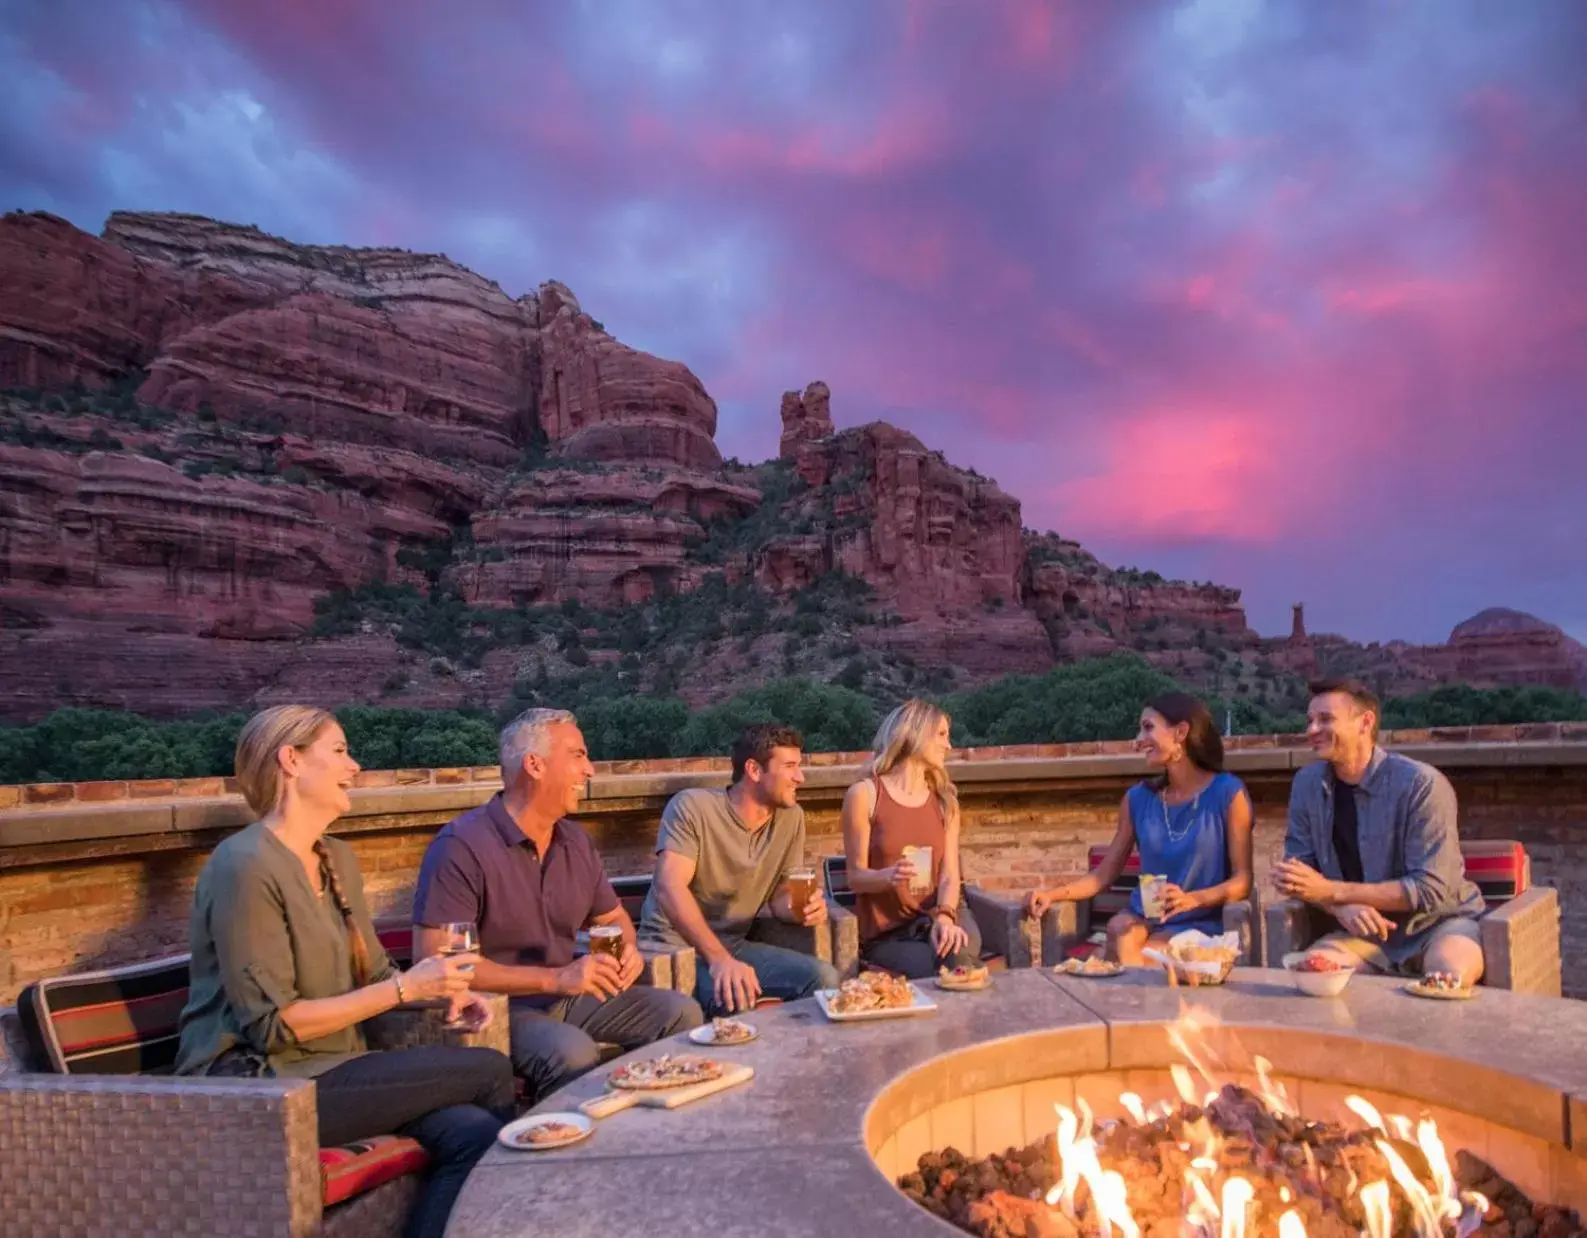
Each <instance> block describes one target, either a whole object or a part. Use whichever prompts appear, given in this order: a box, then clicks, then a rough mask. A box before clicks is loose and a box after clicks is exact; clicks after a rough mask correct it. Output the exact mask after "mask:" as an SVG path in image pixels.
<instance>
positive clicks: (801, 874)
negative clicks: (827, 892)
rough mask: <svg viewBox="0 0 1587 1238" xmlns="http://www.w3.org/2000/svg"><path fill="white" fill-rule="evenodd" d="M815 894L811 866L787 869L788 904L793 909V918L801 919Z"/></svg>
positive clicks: (813, 870) (814, 880)
mask: <svg viewBox="0 0 1587 1238" xmlns="http://www.w3.org/2000/svg"><path fill="white" fill-rule="evenodd" d="M816 897H817V895H816V870H815V869H813V868H790V869H789V870H788V904H789V906H790V908H791V909H792V910H793V913H794V918H795V919H796V920H799V921H801V922H802V921H803V920H804V918H805V915H806V913H807V911H808V909H809V907H810V903H811V901H812V900H813V899H815V898H816Z"/></svg>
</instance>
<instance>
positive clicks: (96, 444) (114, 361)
mask: <svg viewBox="0 0 1587 1238" xmlns="http://www.w3.org/2000/svg"><path fill="white" fill-rule="evenodd" d="M75 385H81V386H82V387H85V388H90V389H94V388H104V387H107V386H108V387H110V388H111V390H110V391H109V392H106V393H104V394H102V395H101V396H98V397H95V399H94V400H85V399H83V398H80V397H78V396H76V395H73V396H71V397H70V399H62V398H60V397H51V399H49V400H41V399H39V398H38V397H36V396H27V397H18V398H16V399H14V400H13V399H8V398H3V397H0V620H3V622H0V701H4V702H5V706H4V709H5V713H6V714H7V715H8V716H10V717H13V718H27V717H35V716H37V715H39V714H41V713H45V712H47V711H48V710H49V709H50V708H52V707H54V706H56V705H61V704H72V703H80V704H109V705H119V706H123V707H127V708H135V709H140V710H144V711H147V712H154V713H179V712H184V711H187V710H191V709H194V708H216V707H223V706H236V705H243V704H246V703H249V702H251V701H269V700H279V699H286V698H288V697H291V696H292V695H293V694H298V695H302V696H308V697H310V698H311V699H315V700H321V701H326V702H328V703H336V702H337V701H340V700H375V699H383V698H384V697H386V696H387V695H388V694H389V693H391V692H397V693H400V699H401V701H402V702H403V703H405V704H414V705H443V704H458V703H460V702H462V701H473V702H475V703H480V704H486V703H491V702H494V701H498V700H500V699H501V697H502V696H503V695H504V694H505V692H506V691H507V690H508V688H509V687H510V685H511V682H512V678H513V675H514V674H515V673H516V672H517V670H518V669H519V667H518V655H517V652H516V651H511V650H503V649H495V650H492V651H490V652H489V653H488V654H485V655H484V658H485V660H484V663H483V665H482V666H478V667H473V668H466V667H454V666H452V665H450V664H449V662H448V660H447V659H444V658H437V659H434V660H433V661H434V662H435V665H434V666H431V665H429V663H430V662H431V661H432V660H431V659H429V658H428V656H427V655H423V654H420V653H418V652H416V651H414V650H411V649H402V648H399V647H398V646H397V645H396V643H395V642H394V640H393V639H392V636H391V634H390V633H389V632H385V631H382V630H377V626H378V625H375V624H372V623H369V622H367V621H366V623H365V624H364V626H363V630H361V631H359V632H357V633H355V634H354V635H351V636H344V637H339V638H337V639H334V640H318V639H309V638H308V637H307V633H308V631H309V628H310V625H311V624H312V622H313V618H314V603H315V599H316V598H318V597H321V596H322V595H324V594H326V593H329V592H331V591H333V590H337V589H345V588H351V587H354V586H358V585H361V584H367V583H370V582H374V581H387V582H407V583H412V584H424V583H428V582H427V580H426V579H425V576H423V575H420V574H419V573H418V572H417V571H416V570H415V569H413V568H411V567H404V566H403V564H402V562H399V555H398V552H399V550H401V549H403V548H418V547H421V546H422V547H429V548H430V549H429V550H426V555H428V556H429V561H428V562H427V565H426V567H425V573H426V574H427V575H428V577H429V578H430V579H437V578H439V579H442V580H444V581H445V582H446V583H448V584H451V585H453V586H455V587H456V588H457V589H459V590H460V591H461V592H462V594H463V595H464V597H465V598H466V599H467V600H468V601H471V602H473V603H475V604H478V605H482V606H493V607H506V606H515V605H525V604H537V603H545V602H555V601H559V600H562V599H567V598H579V599H581V600H583V601H585V602H588V603H591V604H594V605H601V606H615V605H622V604H630V603H635V602H640V601H644V600H646V599H648V598H650V597H652V596H653V595H654V594H655V592H656V591H658V590H663V589H665V590H676V591H680V592H688V591H689V590H691V589H693V588H694V587H696V586H697V585H698V584H699V583H700V582H701V581H702V580H703V579H705V578H706V576H707V575H708V574H709V573H712V572H716V571H724V572H725V573H726V575H727V577H728V579H729V580H730V581H735V582H737V581H742V580H745V579H753V580H755V581H757V582H758V583H759V584H760V585H762V586H763V587H764V588H766V589H768V590H770V591H772V592H774V593H777V594H782V595H788V594H791V593H795V592H797V591H800V590H804V589H806V588H808V587H810V586H812V585H815V584H817V583H818V582H821V581H822V579H823V578H824V577H826V576H828V575H829V574H830V573H832V572H834V571H842V572H846V573H849V574H852V575H854V576H858V577H862V578H864V579H865V580H866V581H868V582H869V583H870V584H871V585H872V586H873V588H874V590H875V592H876V594H877V597H876V599H875V610H876V611H879V612H882V613H884V614H886V615H887V618H886V621H885V622H877V623H874V624H872V625H871V626H868V627H867V626H866V625H865V623H864V622H863V621H860V620H856V621H855V622H854V623H853V624H851V625H850V626H851V627H852V628H853V630H852V632H851V633H850V635H851V636H852V639H853V641H855V642H858V643H859V644H860V645H863V646H866V647H868V648H870V649H872V650H882V651H885V652H888V653H891V654H893V655H897V656H899V657H904V656H907V657H909V658H912V659H914V661H915V662H916V663H917V664H918V665H919V666H921V667H922V668H924V669H928V670H937V669H940V668H942V667H945V666H951V667H955V668H957V669H958V670H959V671H961V672H963V674H964V675H965V676H966V677H968V678H970V679H972V680H973V679H983V678H987V677H991V676H995V675H997V674H1001V673H1004V672H1008V671H1040V670H1043V669H1045V668H1047V667H1049V666H1051V665H1052V664H1053V662H1054V661H1055V660H1059V661H1063V660H1068V659H1072V658H1077V657H1085V656H1091V655H1093V654H1098V653H1107V652H1110V651H1112V650H1115V649H1118V648H1132V649H1137V650H1140V651H1142V652H1144V653H1145V654H1146V656H1147V657H1149V658H1151V659H1153V660H1154V661H1157V662H1158V663H1159V664H1161V665H1163V666H1165V667H1168V668H1169V669H1171V670H1173V671H1174V672H1175V673H1183V674H1186V675H1189V676H1191V677H1192V678H1194V677H1195V676H1197V675H1199V674H1201V673H1202V672H1203V671H1206V670H1208V669H1210V667H1211V665H1212V663H1213V661H1214V660H1215V659H1214V656H1213V655H1214V654H1216V655H1218V658H1220V659H1226V658H1227V657H1228V654H1229V653H1230V652H1233V653H1234V654H1236V655H1237V659H1236V660H1237V661H1240V663H1241V665H1244V664H1245V662H1246V661H1247V660H1248V659H1250V658H1259V659H1262V660H1264V661H1265V662H1266V663H1267V664H1268V668H1277V669H1279V670H1285V669H1289V670H1294V671H1299V672H1305V671H1306V670H1307V669H1309V668H1310V667H1311V666H1313V665H1316V664H1318V663H1320V664H1321V665H1324V666H1326V667H1327V668H1328V669H1329V670H1337V669H1354V668H1362V669H1363V670H1365V671H1369V672H1371V673H1372V674H1373V675H1376V676H1378V677H1379V678H1380V679H1381V680H1382V681H1383V682H1386V683H1388V684H1390V685H1392V686H1393V687H1394V688H1395V689H1396V690H1403V689H1404V688H1405V687H1406V686H1411V687H1419V686H1430V685H1431V684H1433V683H1437V682H1442V681H1448V680H1465V681H1469V682H1476V683H1500V682H1505V683H1540V684H1554V685H1557V686H1570V685H1582V686H1587V651H1583V649H1582V647H1581V646H1580V645H1579V644H1577V643H1576V642H1574V641H1571V640H1570V639H1569V638H1568V637H1566V636H1564V634H1563V633H1561V632H1560V631H1559V630H1558V629H1556V628H1552V627H1550V626H1549V625H1547V624H1542V623H1540V622H1538V621H1536V620H1532V619H1530V617H1528V616H1517V615H1515V614H1513V613H1511V612H1485V613H1484V615H1481V616H1478V617H1477V618H1476V619H1474V620H1473V621H1471V622H1470V623H1468V624H1465V625H1462V626H1461V627H1460V628H1457V629H1456V631H1455V633H1454V634H1453V635H1452V638H1451V641H1450V643H1449V644H1448V645H1443V646H1430V647H1426V648H1415V647H1410V646H1404V645H1398V644H1395V645H1387V646H1370V647H1367V648H1365V649H1363V648H1362V647H1361V646H1357V645H1353V644H1350V643H1349V642H1346V641H1344V640H1343V639H1342V638H1331V637H1307V638H1305V639H1304V640H1301V639H1292V640H1289V641H1282V640H1279V641H1271V642H1270V641H1259V640H1258V639H1257V637H1256V635H1255V633H1253V632H1252V631H1251V630H1250V628H1249V627H1247V625H1246V622H1245V613H1244V610H1243V608H1242V607H1241V605H1240V595H1239V592H1238V591H1237V590H1233V589H1224V588H1220V587H1217V586H1213V585H1199V584H1198V585H1191V584H1185V583H1183V582H1171V581H1163V580H1162V579H1161V578H1159V577H1156V576H1155V575H1154V574H1152V573H1137V572H1121V571H1115V570H1113V569H1110V568H1107V567H1105V566H1104V565H1102V564H1101V563H1099V562H1098V561H1097V560H1096V559H1095V558H1094V557H1093V556H1091V555H1089V554H1087V553H1086V552H1085V551H1084V550H1083V549H1082V548H1081V547H1079V546H1078V545H1076V544H1075V543H1073V542H1065V541H1062V540H1060V539H1058V538H1056V537H1055V536H1046V535H1043V536H1036V535H1033V534H1029V533H1026V532H1025V531H1024V530H1022V528H1021V518H1020V507H1019V503H1018V502H1017V501H1016V500H1015V499H1013V498H1012V497H1010V496H1009V495H1007V494H1004V493H1003V492H1002V491H1001V490H1000V489H999V488H998V487H997V486H996V484H995V483H993V482H991V481H990V480H988V479H986V478H983V477H981V476H979V475H977V474H976V473H974V472H973V471H969V470H965V469H961V468H957V467H955V466H953V465H951V464H950V463H948V461H947V460H945V459H944V458H943V456H942V455H941V453H939V452H935V451H931V450H929V449H927V448H926V447H925V446H924V445H923V444H922V443H921V442H920V441H919V440H918V439H916V438H915V437H914V436H912V435H910V434H908V433H905V432H904V431H902V430H898V429H896V428H894V427H892V426H888V425H885V424H882V423H873V424H871V425H867V426H862V427H859V428H857V429H853V430H847V431H844V432H843V433H837V432H836V431H835V430H834V426H833V421H832V413H831V393H830V391H829V390H828V389H827V387H826V385H825V384H824V383H819V382H816V383H811V384H810V385H809V386H808V387H806V388H805V390H804V391H803V392H802V393H798V392H789V393H787V394H786V395H785V396H784V397H783V402H782V410H781V411H782V423H783V424H782V430H783V433H782V441H781V448H780V450H781V453H782V459H783V460H785V461H787V462H788V463H787V464H785V465H779V466H777V467H776V468H774V469H772V470H771V476H772V478H773V480H776V481H777V483H778V485H779V487H780V488H779V489H778V490H777V492H776V498H775V503H776V504H777V508H776V511H775V513H772V512H762V513H761V514H760V515H757V516H756V517H755V520H754V522H753V523H750V524H745V525H735V522H737V521H741V520H744V519H745V518H747V517H749V516H751V515H752V514H753V513H756V511H757V509H758V508H759V507H760V505H761V502H762V500H761V495H760V493H759V492H758V490H757V489H755V488H754V487H752V486H750V485H748V484H746V479H747V478H749V477H752V476H753V473H752V472H751V471H749V470H739V469H733V470H730V469H724V468H723V466H722V462H721V458H720V455H719V453H718V452H717V448H716V445H715V442H714V434H715V430H716V406H715V404H714V403H713V402H712V401H711V398H710V396H709V395H708V394H707V393H706V391H705V389H704V388H703V386H702V385H701V384H700V382H699V380H698V379H697V378H696V377H695V376H694V375H693V374H692V373H690V371H689V370H688V369H687V368H686V367H684V366H683V365H681V364H679V363H677V362H673V361H666V360H662V359H659V358H656V357H652V356H649V355H648V354H645V353H642V352H638V351H636V350H634V349H631V348H628V347H626V346H625V345H623V344H621V343H619V342H618V341H617V340H615V339H613V338H612V337H611V336H610V335H609V334H607V332H606V331H605V329H604V328H603V327H602V326H601V325H600V324H599V323H597V322H596V321H595V320H593V319H592V318H590V317H589V315H587V314H586V313H585V312H584V311H583V310H582V309H581V308H580V306H579V304H578V302H577V300H576V299H575V298H574V297H573V294H572V293H571V292H569V291H568V289H566V288H565V287H563V286H562V285H560V284H556V283H547V284H543V285H541V286H540V288H539V289H538V290H536V291H535V292H532V293H529V294H527V295H525V296H523V297H520V298H517V299H514V298H511V297H509V296H507V295H506V293H504V292H503V291H502V290H501V288H500V287H498V286H497V285H496V284H494V283H493V282H491V281H490V280H487V279H484V278H482V277H481V276H479V275H476V274H475V273H473V272H472V271H468V270H466V269H465V268H463V267H460V266H458V265H457V264H456V263H453V262H451V261H450V260H448V259H447V258H445V257H443V256H439V255H425V254H413V253H409V252H407V251H405V250H397V249H381V250H360V249H349V248H344V247H335V246H306V245H295V244H292V243H290V242H287V241H284V240H281V239H279V238H276V237H271V236H268V235H266V234H264V233H262V232H260V231H259V230H258V229H255V228H244V227H237V226H234V225H230V224H222V223H217V222H215V221H212V220H207V219H202V218H198V217H194V216H182V215H134V214H117V215H113V216H112V217H111V219H110V221H109V222H108V223H107V225H106V228H105V232H104V235H103V236H102V237H93V236H90V235H88V234H86V233H83V232H80V231H78V230H77V229H76V228H73V227H72V226H71V225H70V224H68V223H66V222H64V221H62V220H60V219H56V218H53V217H51V216H45V215H19V214H13V215H8V216H6V217H5V218H4V219H3V220H0V388H6V387H25V388H33V389H39V388H42V389H45V390H48V391H53V392H63V391H65V390H66V389H67V388H68V387H69V386H75ZM134 386H136V387H137V394H138V399H139V400H141V402H142V405H143V406H156V407H157V408H158V409H163V410H164V411H163V412H158V413H155V412H151V411H150V409H149V408H148V407H140V406H139V404H138V403H136V402H135V401H134V400H133V396H132V390H133V387H134ZM91 435H92V437H90V436H91ZM8 443H9V445H8ZM91 447H92V448H96V449H97V450H90V448H91ZM58 448H65V449H67V450H59V449H58ZM166 461H174V462H175V463H176V464H177V465H180V466H182V467H173V465H172V464H171V463H166ZM789 473H792V474H793V475H795V476H796V477H797V482H795V481H794V478H793V477H791V476H789ZM779 474H780V478H779ZM785 483H786V484H785ZM403 562H408V563H412V562H413V560H412V559H411V558H408V557H407V556H403ZM437 573H439V574H440V575H439V577H437ZM843 622H844V623H845V624H848V623H849V620H847V619H845V620H844V621H843ZM844 639H845V640H848V639H849V637H848V636H845V637H844ZM754 640H759V641H760V642H761V643H760V644H754ZM816 647H817V648H825V645H824V644H822V643H819V642H818V644H817V646H816ZM687 652H688V654H689V655H690V656H691V657H692V656H694V655H695V654H696V653H697V652H698V651H694V650H690V651H687ZM794 652H795V653H798V654H799V655H800V658H801V659H802V660H801V661H800V662H799V665H801V666H802V667H804V668H805V669H813V670H814V671H816V672H817V673H820V670H821V667H820V665H819V657H820V656H825V655H821V654H819V653H815V654H813V655H812V656H811V657H806V656H805V653H806V652H807V651H799V650H796V651H794ZM478 654H479V651H478V650H477V649H476V650H475V651H474V653H473V654H472V655H471V657H473V659H474V660H476V661H477V660H478ZM608 655H610V656H614V657H615V656H617V655H616V654H615V652H614V651H612V650H595V651H593V652H592V653H591V657H592V658H593V659H596V660H599V659H600V658H602V657H607V656H608ZM533 656H535V657H538V656H539V653H538V652H537V653H535V654H534V655H533ZM701 656H705V655H704V654H701ZM746 656H747V657H748V658H749V661H747V662H746V663H745V665H743V666H740V667H738V668H736V669H735V670H734V671H733V674H734V675H738V676H739V678H732V677H731V676H730V675H727V674H725V673H721V672H718V673H716V674H713V675H711V676H708V677H705V678H702V679H699V680H698V682H691V683H690V684H689V685H688V687H689V690H690V691H691V692H692V693H694V694H695V696H696V697H697V698H699V693H700V692H705V693H707V694H708V695H709V694H710V693H714V692H717V691H718V690H721V691H727V690H730V689H731V688H732V687H734V686H737V687H742V686H744V683H743V676H745V675H753V674H760V675H762V676H763V677H764V675H769V674H773V673H776V671H775V670H773V669H771V667H770V666H769V665H765V664H764V660H769V659H772V658H775V659H777V662H776V665H777V666H781V665H784V664H785V663H786V661H787V660H788V659H789V658H790V657H792V656H793V654H791V653H790V652H789V649H788V647H787V643H786V641H785V640H784V638H783V637H782V636H781V635H779V636H777V637H775V638H774V637H772V636H770V635H762V636H759V637H753V639H752V640H751V644H750V646H749V647H748V651H747V655H746ZM831 656H843V657H847V656H849V655H848V654H843V655H835V654H834V655H831ZM812 659H813V660H812ZM1310 659H1315V661H1309V660H1310ZM1375 682H1376V680H1375ZM393 685H396V686H393ZM699 699H704V698H699Z"/></svg>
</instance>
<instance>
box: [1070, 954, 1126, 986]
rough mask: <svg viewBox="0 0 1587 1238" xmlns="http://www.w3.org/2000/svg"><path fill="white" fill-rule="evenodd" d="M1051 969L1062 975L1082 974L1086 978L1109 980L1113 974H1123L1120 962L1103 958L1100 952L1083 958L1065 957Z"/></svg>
mask: <svg viewBox="0 0 1587 1238" xmlns="http://www.w3.org/2000/svg"><path fill="white" fill-rule="evenodd" d="M1053 970H1054V971H1055V972H1057V973H1058V974H1059V975H1062V976H1083V977H1084V978H1085V979H1087V980H1111V979H1112V978H1113V977H1114V976H1122V975H1123V974H1124V968H1123V966H1122V965H1121V964H1118V963H1115V962H1114V961H1113V960H1112V959H1105V958H1103V957H1102V956H1101V955H1100V954H1093V955H1091V956H1090V957H1089V958H1084V959H1065V960H1064V961H1063V962H1062V963H1059V964H1058V965H1057V966H1056V967H1054V968H1053Z"/></svg>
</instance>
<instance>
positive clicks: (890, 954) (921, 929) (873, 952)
mask: <svg viewBox="0 0 1587 1238" xmlns="http://www.w3.org/2000/svg"><path fill="white" fill-rule="evenodd" d="M959 927H960V928H962V929H963V930H964V931H965V932H966V933H968V934H969V935H970V940H969V941H968V942H967V943H966V944H965V946H964V948H963V949H962V950H959V951H957V952H955V953H953V954H950V955H949V956H948V957H947V958H945V959H939V958H938V957H937V951H936V949H935V948H934V947H933V946H932V944H931V917H930V916H923V915H922V916H916V917H915V918H914V919H913V920H910V921H909V922H908V923H906V924H901V925H899V926H898V927H897V928H895V929H889V930H888V931H887V932H885V933H882V934H881V935H880V936H877V937H873V938H871V940H870V941H867V942H862V943H861V945H860V957H861V958H863V959H864V960H865V961H866V962H867V963H874V964H876V966H878V967H885V968H886V969H887V970H888V971H890V972H896V973H897V974H898V975H900V976H907V977H909V979H911V980H924V979H926V978H927V977H928V976H935V975H936V974H937V969H938V968H939V967H976V966H979V965H980V962H981V926H980V925H979V924H977V923H976V922H975V917H974V916H973V915H971V914H970V909H969V908H968V907H967V906H965V905H964V904H962V903H961V904H960V905H959Z"/></svg>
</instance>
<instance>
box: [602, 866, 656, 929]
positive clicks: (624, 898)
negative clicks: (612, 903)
mask: <svg viewBox="0 0 1587 1238" xmlns="http://www.w3.org/2000/svg"><path fill="white" fill-rule="evenodd" d="M611 881H612V892H613V893H614V894H616V895H617V901H618V902H620V903H621V904H622V905H623V910H624V911H626V912H627V913H628V918H629V919H630V920H632V921H633V922H634V923H635V924H638V923H639V914H640V912H641V911H642V910H643V908H644V906H645V896H646V895H648V894H649V893H650V874H649V873H641V874H640V875H638V876H633V877H613V878H612V879H611Z"/></svg>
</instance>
